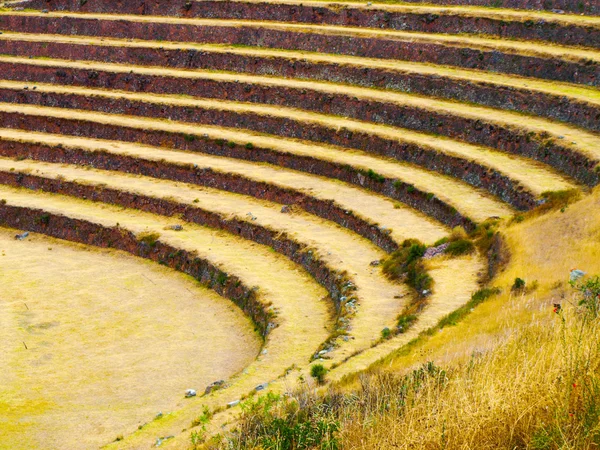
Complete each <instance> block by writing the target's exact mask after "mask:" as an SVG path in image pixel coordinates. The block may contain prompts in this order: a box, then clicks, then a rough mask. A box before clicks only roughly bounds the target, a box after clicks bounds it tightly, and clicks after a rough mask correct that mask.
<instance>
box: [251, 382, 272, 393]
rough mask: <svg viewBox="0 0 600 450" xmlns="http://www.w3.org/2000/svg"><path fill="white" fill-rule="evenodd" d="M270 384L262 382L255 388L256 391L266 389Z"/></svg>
mask: <svg viewBox="0 0 600 450" xmlns="http://www.w3.org/2000/svg"><path fill="white" fill-rule="evenodd" d="M268 386H269V383H261V384H259V385H258V386H256V387H255V388H254V390H255V391H256V392H259V391H264V390H265V389H266V388H267V387H268Z"/></svg>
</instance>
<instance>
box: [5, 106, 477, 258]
mask: <svg viewBox="0 0 600 450" xmlns="http://www.w3.org/2000/svg"><path fill="white" fill-rule="evenodd" d="M27 117H30V119H29V120H27ZM0 118H1V119H3V126H5V127H8V128H11V129H26V130H33V131H42V132H48V133H62V134H67V135H73V136H77V135H80V136H81V135H83V136H87V137H91V138H97V139H115V140H116V139H119V140H121V141H125V142H127V141H129V142H142V143H144V144H150V145H156V146H161V145H162V146H164V147H167V148H176V149H179V150H184V151H193V152H202V153H206V154H210V155H217V156H224V157H228V158H238V159H244V160H247V161H254V162H267V163H272V164H277V165H280V166H282V167H285V168H290V169H293V170H298V171H302V172H306V173H311V174H314V175H319V176H324V177H329V178H336V179H339V180H341V181H345V182H348V183H351V184H355V185H358V186H360V187H363V188H365V189H368V190H371V191H373V192H377V193H379V194H382V195H384V196H386V197H389V198H392V199H394V200H397V201H399V202H402V203H405V204H407V205H408V206H410V207H412V208H415V209H417V210H419V211H421V212H423V213H424V214H426V215H428V216H430V217H432V218H434V219H435V220H438V221H439V222H441V223H444V224H445V225H447V226H448V227H450V228H454V227H456V226H461V227H463V228H464V229H465V230H467V231H472V230H474V228H475V223H474V222H473V221H472V220H471V219H469V218H468V217H466V216H464V215H462V214H461V213H460V212H459V211H457V210H456V208H455V207H453V206H452V205H449V204H447V203H445V202H444V201H442V200H440V199H439V198H437V197H435V196H434V195H433V194H431V193H427V192H424V191H421V190H420V189H417V188H415V187H414V186H412V185H411V184H408V183H404V182H402V181H401V180H397V179H390V178H385V177H382V178H379V179H373V178H372V177H369V174H368V173H366V174H365V173H364V171H362V170H360V169H357V168H354V167H352V166H349V165H345V164H338V163H334V162H328V161H324V160H320V159H316V158H312V157H308V156H298V155H294V154H292V153H279V152H273V151H271V150H269V149H260V148H257V147H255V148H254V149H253V150H252V151H251V152H249V151H248V150H247V149H246V148H245V147H243V146H241V145H238V144H235V145H233V146H230V145H228V143H225V142H220V143H218V142H216V141H209V140H205V139H204V138H202V137H196V136H190V135H182V134H180V133H163V132H156V131H155V132H151V131H139V130H135V129H134V130H129V129H126V128H125V129H123V128H121V127H117V126H111V125H102V124H97V123H95V122H83V121H72V120H71V121H70V120H60V119H54V120H53V121H52V123H47V121H46V120H45V119H44V118H39V117H31V116H24V115H21V114H10V113H2V112H0ZM34 121H35V123H34ZM192 138H193V140H192ZM0 154H2V155H3V156H6V157H26V158H30V159H36V160H40V161H46V162H57V163H67V164H85V165H90V166H93V167H95V168H99V169H104V170H120V171H123V172H128V173H135V174H139V175H144V176H151V177H154V178H168V179H171V180H173V181H182V182H186V183H193V184H198V185H202V186H207V187H213V188H216V189H221V190H226V191H230V192H236V193H240V194H245V195H250V196H253V197H256V198H261V199H265V200H269V201H274V202H277V203H282V204H295V205H298V206H300V207H301V208H302V209H304V210H306V211H307V212H309V213H311V214H315V215H317V216H319V217H321V218H323V219H326V220H329V221H332V222H335V223H337V224H338V225H341V226H343V227H345V228H348V229H350V230H351V231H353V232H355V233H357V234H359V235H360V236H363V237H365V238H366V239H369V240H370V241H371V242H373V243H374V244H375V245H377V246H378V247H380V248H382V249H383V250H385V251H386V252H392V251H394V250H396V249H397V248H398V243H397V242H395V241H394V240H393V238H391V237H390V235H389V232H388V231H387V230H385V229H382V228H380V227H378V226H377V225H376V224H373V223H371V222H370V221H369V220H367V219H364V218H361V217H360V216H358V215H357V214H355V213H354V212H353V211H351V210H347V209H344V208H343V207H341V206H339V205H337V204H336V203H335V202H334V201H332V200H320V199H317V198H315V197H312V196H310V195H307V194H304V193H302V192H299V191H296V190H293V189H291V188H285V187H281V186H277V185H274V184H270V183H266V182H261V181H256V180H251V179H248V178H246V177H243V176H239V175H235V174H227V173H224V172H219V171H215V170H211V169H209V168H199V167H195V166H193V165H184V164H176V163H168V162H167V161H164V160H162V161H153V160H144V159H139V158H136V157H132V156H127V155H117V154H114V153H111V152H108V151H92V152H90V151H86V150H83V149H78V148H73V147H65V146H62V145H58V146H54V145H46V144H42V143H38V144H30V143H20V142H17V141H14V140H4V139H0Z"/></svg>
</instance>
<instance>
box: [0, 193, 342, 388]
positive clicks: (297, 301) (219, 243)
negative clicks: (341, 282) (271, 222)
mask: <svg viewBox="0 0 600 450" xmlns="http://www.w3.org/2000/svg"><path fill="white" fill-rule="evenodd" d="M0 198H2V199H4V200H6V204H4V205H2V206H0V210H1V211H2V221H3V223H6V222H7V221H10V220H14V216H13V215H12V214H14V211H13V210H12V209H14V208H17V209H24V210H34V211H37V212H38V214H39V215H40V217H41V216H42V213H47V214H49V215H50V217H49V219H48V220H47V223H48V224H47V225H43V224H42V223H40V222H38V224H37V225H36V227H37V228H39V230H38V231H41V232H43V233H44V234H48V235H51V236H56V235H66V237H67V238H68V237H69V233H70V232H71V231H72V230H57V229H53V223H55V222H56V220H55V217H66V218H70V219H77V220H83V221H85V222H87V223H91V224H98V225H100V226H101V227H105V228H111V227H114V226H115V224H116V223H118V224H119V227H120V229H121V230H129V231H131V232H134V233H135V234H136V235H139V234H140V233H143V232H148V231H149V232H156V233H159V234H160V242H161V243H164V244H167V245H170V246H172V247H174V248H177V249H181V250H185V251H189V252H194V253H195V254H197V255H198V257H200V258H203V259H205V260H207V261H210V262H211V263H212V264H213V265H215V266H217V267H220V268H221V270H223V271H225V272H226V273H228V274H235V276H236V277H239V280H241V282H242V283H243V284H244V285H245V286H249V287H252V286H258V287H259V290H258V292H257V293H256V295H258V297H259V299H260V301H261V302H262V304H263V305H267V307H269V306H270V305H271V306H272V307H273V310H274V311H276V312H277V319H276V320H277V322H278V323H279V326H278V327H277V328H274V329H272V331H271V332H270V333H269V335H268V336H269V338H268V342H267V344H266V349H267V352H263V353H261V355H260V356H259V357H258V358H257V360H256V361H255V362H253V363H252V364H251V365H250V366H249V367H248V368H247V369H246V371H245V373H242V374H239V375H238V376H236V377H235V378H234V380H233V381H232V385H233V386H235V387H233V386H232V388H231V389H228V390H227V391H229V392H228V393H227V395H231V396H235V395H236V394H237V395H241V393H246V392H249V391H250V390H251V389H252V388H253V387H254V386H256V384H258V383H261V382H264V381H265V379H275V378H277V377H279V376H280V375H281V373H282V372H283V371H284V369H285V368H287V367H290V365H292V364H296V365H298V366H302V365H304V364H306V362H307V360H308V359H309V358H310V356H311V355H312V354H313V353H314V351H315V349H317V348H318V347H319V345H320V344H321V343H322V342H323V341H324V340H325V339H326V337H327V334H328V329H329V328H330V317H331V314H330V308H328V304H327V302H326V301H325V300H324V298H326V297H327V293H326V291H325V289H324V288H322V287H321V286H319V285H318V284H317V283H316V281H314V280H313V279H312V278H311V277H310V276H309V275H308V274H307V273H306V272H304V271H303V270H298V266H297V265H295V264H293V263H291V262H290V261H289V260H287V259H286V258H285V257H283V256H281V255H278V254H276V253H274V252H272V251H270V250H269V249H268V248H266V247H265V246H262V245H257V244H254V243H251V242H248V241H246V240H244V239H240V238H239V237H235V236H233V235H230V234H228V233H224V232H222V231H219V230H211V229H209V228H206V227H201V226H198V225H195V224H191V223H186V224H185V227H184V229H183V230H182V231H174V230H171V229H170V226H171V225H173V224H174V223H177V222H179V221H175V220H173V219H172V218H166V217H162V216H159V215H156V214H149V213H145V212H140V211H136V210H131V209H124V208H122V207H116V206H112V205H107V204H98V203H92V202H90V201H85V200H80V199H76V198H74V197H66V196H63V195H57V194H48V193H42V192H34V191H31V190H28V189H20V188H13V187H8V186H4V185H0ZM11 208H12V209H11ZM24 222H25V221H24V220H21V221H20V223H21V225H20V226H23V227H24ZM275 272H276V273H277V277H274V276H273V273H275ZM300 336H301V338H300Z"/></svg>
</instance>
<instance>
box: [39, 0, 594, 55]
mask: <svg viewBox="0 0 600 450" xmlns="http://www.w3.org/2000/svg"><path fill="white" fill-rule="evenodd" d="M82 3H83V4H82ZM188 5H189V6H188ZM28 7H29V8H34V9H50V10H52V11H77V12H83V13H119V14H142V15H152V16H174V17H195V18H218V19H243V20H262V21H278V22H297V23H315V24H329V25H338V26H352V27H369V28H379V29H394V30H406V31H418V32H425V33H474V34H490V35H495V36H500V37H504V38H512V39H515V38H516V39H539V40H545V41H550V42H554V43H561V44H565V45H587V46H595V47H600V29H598V28H594V27H590V26H588V27H586V26H578V25H567V24H562V23H557V22H551V21H545V20H535V21H534V20H518V19H513V20H510V19H507V20H502V19H496V18H493V17H479V16H477V15H468V13H463V14H459V13H454V12H453V11H446V12H444V13H441V14H432V13H418V12H407V11H394V10H393V9H391V10H385V9H378V8H377V6H375V7H371V8H364V7H360V6H358V5H357V7H353V6H352V5H347V4H346V5H334V4H326V3H323V5H322V6H321V5H319V6H317V5H303V4H285V3H274V2H271V3H268V2H264V3H259V2H249V3H244V2H237V1H236V2H230V1H194V2H186V1H180V2H160V3H159V2H142V3H137V2H130V1H116V2H115V1H112V0H89V1H87V2H82V1H80V0H51V1H48V0H34V1H31V2H29V5H28ZM563 9H564V8H563ZM577 12H579V11H577ZM524 15H525V17H526V14H524Z"/></svg>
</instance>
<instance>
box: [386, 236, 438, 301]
mask: <svg viewBox="0 0 600 450" xmlns="http://www.w3.org/2000/svg"><path fill="white" fill-rule="evenodd" d="M425 250H427V247H426V246H425V245H423V244H422V243H421V242H419V241H417V240H416V239H407V240H406V241H404V242H403V243H402V246H401V247H400V248H399V249H398V250H396V251H395V252H394V253H392V254H391V255H390V256H388V257H387V258H386V259H385V260H384V261H383V265H382V270H383V273H384V274H385V275H387V276H388V278H390V279H392V280H399V279H404V281H405V282H406V284H408V285H409V286H410V287H412V288H413V289H415V290H416V291H417V292H418V293H419V294H422V293H423V291H425V290H429V289H430V288H431V286H432V285H433V279H432V278H431V277H430V276H429V274H427V270H426V269H425V266H424V264H423V263H422V261H421V258H422V257H423V255H424V254H425Z"/></svg>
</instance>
